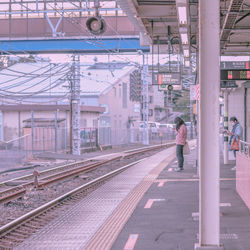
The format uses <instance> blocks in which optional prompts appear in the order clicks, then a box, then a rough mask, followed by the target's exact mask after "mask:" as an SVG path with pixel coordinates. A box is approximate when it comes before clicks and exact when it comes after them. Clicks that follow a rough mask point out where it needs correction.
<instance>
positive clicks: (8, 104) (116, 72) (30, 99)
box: [0, 62, 140, 144]
mask: <svg viewBox="0 0 250 250" xmlns="http://www.w3.org/2000/svg"><path fill="white" fill-rule="evenodd" d="M134 70H135V66H131V65H129V64H127V63H117V62H116V63H106V64H105V63H95V64H82V65H81V66H80V76H81V77H80V109H81V117H80V128H81V130H84V129H87V128H97V127H99V128H100V135H99V136H100V139H101V140H102V141H101V143H102V144H108V143H111V144H120V143H126V142H127V135H126V132H127V130H128V128H129V126H130V121H131V120H138V119H140V109H138V106H139V105H140V103H139V102H136V101H132V100H131V98H130V96H129V93H130V89H129V88H130V84H129V81H130V74H131V73H132V72H133V71H134ZM70 73H71V65H70V64H69V63H64V64H53V63H48V62H37V63H34V62H32V63H17V64H14V65H12V66H10V67H8V68H6V69H3V70H2V71H1V72H0V75H1V80H0V93H1V98H0V111H1V112H0V140H2V141H9V140H13V139H15V138H18V137H21V136H23V135H24V128H25V126H26V127H27V122H28V121H29V119H31V114H33V122H34V123H35V124H34V125H35V126H37V127H43V128H44V127H45V126H47V127H51V126H53V119H54V121H57V119H58V120H60V124H59V122H58V123H57V125H58V126H60V127H61V128H64V129H65V130H66V131H67V130H68V129H69V127H70V83H69V81H68V78H69V75H70ZM55 112H56V117H57V119H56V118H55ZM30 121H31V120H30ZM45 121H46V122H45ZM25 124H26V125H25ZM67 134H68V135H69V133H68V132H67Z"/></svg>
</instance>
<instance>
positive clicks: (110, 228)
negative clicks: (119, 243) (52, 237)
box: [84, 154, 175, 250]
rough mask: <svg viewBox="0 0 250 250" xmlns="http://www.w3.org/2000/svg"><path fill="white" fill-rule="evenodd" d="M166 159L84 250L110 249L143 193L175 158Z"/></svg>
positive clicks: (127, 198) (124, 202)
mask: <svg viewBox="0 0 250 250" xmlns="http://www.w3.org/2000/svg"><path fill="white" fill-rule="evenodd" d="M166 157H167V159H165V160H163V161H162V162H161V163H160V164H159V165H158V166H157V167H155V168H154V169H153V170H152V171H151V172H150V173H149V175H147V176H145V177H144V179H143V180H142V181H141V182H140V183H139V184H138V185H137V186H136V187H135V188H134V189H133V190H132V191H131V192H130V193H129V195H128V196H127V197H126V199H124V200H123V201H122V202H121V203H120V205H119V206H118V207H117V208H116V209H115V211H114V212H113V213H112V215H111V216H110V217H109V218H108V219H107V221H106V222H105V223H104V224H103V225H102V226H101V227H100V229H99V230H98V231H97V233H96V234H95V235H94V236H93V238H92V239H91V240H90V241H89V242H88V244H87V246H86V247H85V248H84V249H85V250H93V249H95V250H109V249H110V248H111V247H112V245H113V243H114V242H115V240H116V238H117V237H118V235H119V233H120V232H121V230H122V229H123V227H124V225H125V224H126V222H127V221H128V219H129V218H130V216H131V215H132V213H133V211H134V210H135V208H136V206H137V204H138V203H139V201H140V200H141V198H142V197H143V196H144V194H145V192H146V191H147V190H148V189H149V187H150V186H151V185H152V184H153V183H154V182H155V179H156V178H157V177H158V176H159V174H160V173H161V171H162V170H163V169H164V168H165V167H166V166H167V165H168V164H169V163H170V162H171V161H172V160H173V159H174V158H175V154H171V155H169V156H166Z"/></svg>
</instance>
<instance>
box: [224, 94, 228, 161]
mask: <svg viewBox="0 0 250 250" xmlns="http://www.w3.org/2000/svg"><path fill="white" fill-rule="evenodd" d="M224 129H225V130H228V91H227V90H225V91H224ZM224 164H228V135H227V134H224Z"/></svg>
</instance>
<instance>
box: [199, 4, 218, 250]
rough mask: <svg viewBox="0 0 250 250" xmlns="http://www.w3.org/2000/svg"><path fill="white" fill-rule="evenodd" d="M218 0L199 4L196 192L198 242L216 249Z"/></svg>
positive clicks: (208, 247) (204, 246)
mask: <svg viewBox="0 0 250 250" xmlns="http://www.w3.org/2000/svg"><path fill="white" fill-rule="evenodd" d="M219 13H220V0H209V1H204V0H203V1H199V83H200V145H199V147H200V149H199V155H200V159H199V162H200V190H199V191H200V193H199V212H200V218H199V219H200V220H199V243H198V244H196V246H195V249H209V250H212V249H221V248H222V247H221V246H220V207H219V201H220V185H219V173H220V159H219V153H220V148H219V91H220V36H219V33H220V17H219Z"/></svg>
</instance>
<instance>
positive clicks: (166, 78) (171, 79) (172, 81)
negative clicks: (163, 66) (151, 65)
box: [157, 72, 181, 85]
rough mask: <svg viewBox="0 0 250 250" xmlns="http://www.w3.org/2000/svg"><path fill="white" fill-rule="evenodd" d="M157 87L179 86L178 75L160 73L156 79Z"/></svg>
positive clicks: (174, 73) (175, 73) (179, 78)
mask: <svg viewBox="0 0 250 250" xmlns="http://www.w3.org/2000/svg"><path fill="white" fill-rule="evenodd" d="M157 84H158V85H179V84H181V77H180V73H177V72H161V73H158V77H157Z"/></svg>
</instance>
